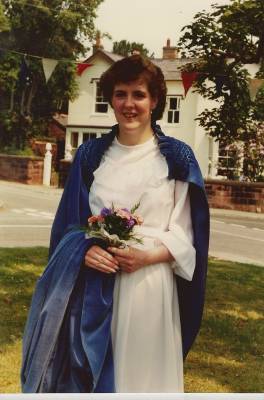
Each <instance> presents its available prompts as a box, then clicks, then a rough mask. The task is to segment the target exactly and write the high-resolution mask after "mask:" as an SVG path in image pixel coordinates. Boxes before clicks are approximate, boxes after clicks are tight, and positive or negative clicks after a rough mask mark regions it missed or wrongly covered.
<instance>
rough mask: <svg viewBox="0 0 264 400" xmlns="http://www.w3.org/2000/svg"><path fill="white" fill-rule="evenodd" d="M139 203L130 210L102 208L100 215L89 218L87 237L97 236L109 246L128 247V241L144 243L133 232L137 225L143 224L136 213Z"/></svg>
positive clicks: (113, 207)
mask: <svg viewBox="0 0 264 400" xmlns="http://www.w3.org/2000/svg"><path fill="white" fill-rule="evenodd" d="M138 207H139V203H138V204H136V205H135V206H134V207H133V208H132V209H131V210H130V211H129V210H128V209H127V208H116V207H115V206H114V205H113V204H112V207H110V208H106V207H104V208H102V210H101V212H100V214H99V215H92V216H91V217H90V218H88V227H87V228H86V237H87V238H90V237H95V238H99V239H102V240H104V241H105V242H106V243H107V245H108V246H112V247H120V248H124V247H127V245H128V243H127V242H128V241H129V242H131V241H132V242H135V243H142V239H141V238H139V237H137V236H136V235H135V233H134V232H133V228H134V226H136V225H141V224H142V223H143V219H142V218H141V217H140V216H139V215H137V214H135V211H136V210H137V209H138Z"/></svg>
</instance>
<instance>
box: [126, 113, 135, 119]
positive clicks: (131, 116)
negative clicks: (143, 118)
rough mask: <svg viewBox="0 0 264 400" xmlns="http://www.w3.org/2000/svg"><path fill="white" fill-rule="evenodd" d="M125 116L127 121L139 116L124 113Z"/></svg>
mask: <svg viewBox="0 0 264 400" xmlns="http://www.w3.org/2000/svg"><path fill="white" fill-rule="evenodd" d="M123 116H124V117H125V118H127V119H132V118H135V117H136V116H137V114H134V113H124V114H123Z"/></svg>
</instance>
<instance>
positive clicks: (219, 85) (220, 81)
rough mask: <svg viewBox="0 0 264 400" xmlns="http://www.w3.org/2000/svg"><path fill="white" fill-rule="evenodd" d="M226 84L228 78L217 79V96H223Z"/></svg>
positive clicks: (220, 77) (219, 77)
mask: <svg viewBox="0 0 264 400" xmlns="http://www.w3.org/2000/svg"><path fill="white" fill-rule="evenodd" d="M225 83H226V77H225V76H224V75H220V76H216V77H215V89H216V94H217V96H221V94H222V89H223V86H224V84H225Z"/></svg>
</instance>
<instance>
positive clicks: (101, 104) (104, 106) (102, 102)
mask: <svg viewBox="0 0 264 400" xmlns="http://www.w3.org/2000/svg"><path fill="white" fill-rule="evenodd" d="M95 112H97V113H107V112H108V102H107V100H106V99H105V98H104V96H103V93H102V91H101V89H100V87H99V82H96V99H95Z"/></svg>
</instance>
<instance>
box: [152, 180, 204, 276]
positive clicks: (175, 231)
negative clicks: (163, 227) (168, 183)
mask: <svg viewBox="0 0 264 400" xmlns="http://www.w3.org/2000/svg"><path fill="white" fill-rule="evenodd" d="M188 189H189V184H188V182H182V181H176V184H175V207H174V210H173V212H172V214H171V217H170V222H169V229H168V231H166V232H164V233H161V235H160V236H159V239H160V241H161V242H162V244H164V245H165V246H166V247H167V249H168V250H169V252H170V253H171V255H172V256H173V258H174V261H172V263H171V266H172V268H173V270H174V273H176V274H177V275H179V276H181V277H182V278H184V279H187V280H188V281H191V280H192V277H193V273H194V268H195V263H196V251H195V248H194V247H193V229H192V219H191V207H190V198H189V193H188Z"/></svg>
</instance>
